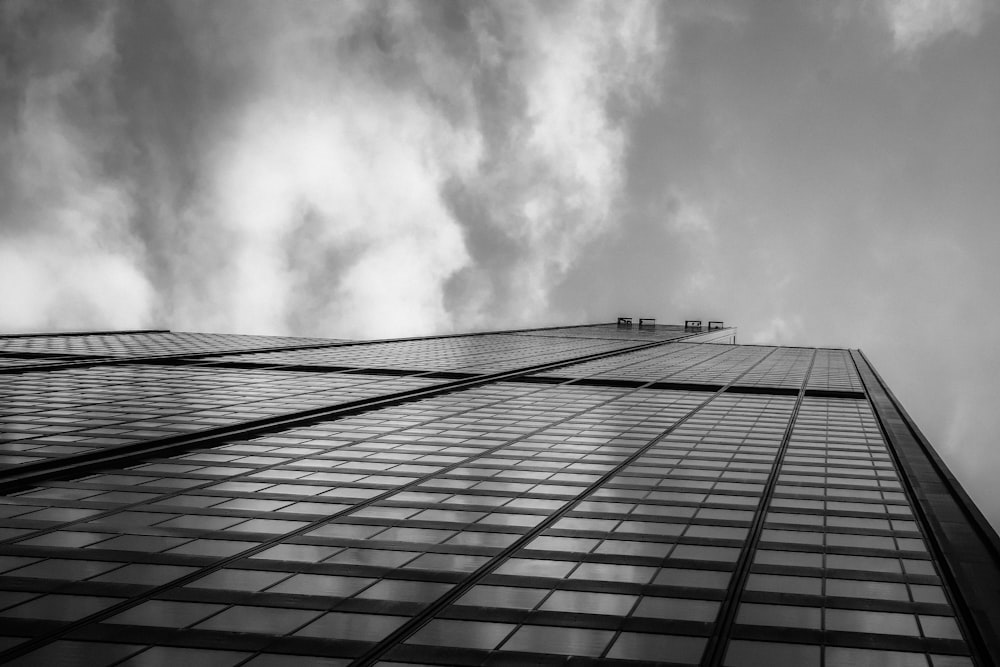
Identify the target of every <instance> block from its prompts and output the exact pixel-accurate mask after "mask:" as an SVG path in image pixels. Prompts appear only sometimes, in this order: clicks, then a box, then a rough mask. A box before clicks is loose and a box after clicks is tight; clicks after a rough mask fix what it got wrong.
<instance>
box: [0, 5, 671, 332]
mask: <svg viewBox="0 0 1000 667" xmlns="http://www.w3.org/2000/svg"><path fill="white" fill-rule="evenodd" d="M24 14H25V16H26V15H28V14H31V16H30V17H28V18H30V19H31V20H32V21H37V22H42V23H45V24H46V26H47V27H48V28H51V27H52V26H54V25H59V26H69V27H67V28H66V29H65V32H67V33H68V36H69V37H70V39H64V38H59V39H56V38H55V37H53V38H50V39H45V38H37V37H33V36H32V35H36V34H39V33H38V32H37V31H33V30H31V29H30V28H31V26H30V25H28V18H24V17H21V19H19V20H18V21H15V22H14V28H13V33H14V34H15V35H16V36H17V37H18V39H19V41H18V42H17V43H16V44H14V46H12V47H8V49H9V50H10V52H11V54H12V58H11V59H12V60H17V61H18V62H25V63H28V64H27V65H26V66H25V67H24V71H23V72H22V73H21V77H20V79H18V81H17V82H16V85H15V88H16V91H15V93H16V94H17V95H18V96H19V99H20V100H21V104H20V106H19V108H18V109H17V111H16V114H17V117H18V118H19V119H20V120H19V122H18V123H15V124H13V128H14V129H13V130H11V131H10V132H9V134H8V135H6V137H5V143H6V144H9V145H13V146H14V148H15V149H16V151H15V152H14V153H11V152H9V151H8V152H7V154H8V155H17V156H20V157H21V158H22V159H21V160H19V162H18V163H15V162H13V161H7V163H6V164H5V165H4V169H5V171H4V174H5V175H6V176H8V182H10V183H11V184H12V187H13V188H14V189H15V190H16V191H17V192H18V195H19V196H18V203H17V205H16V206H15V207H13V208H10V207H8V209H6V210H4V212H3V213H4V214H3V229H4V231H3V232H2V233H3V235H4V238H5V244H4V248H5V252H6V253H8V254H11V253H13V254H14V256H15V259H16V260H17V261H11V260H8V261H7V262H4V266H5V269H4V270H5V271H6V272H7V274H8V277H10V278H12V279H16V280H17V281H19V282H20V283H22V284H24V283H31V285H30V286H29V287H26V288H25V289H30V290H31V291H33V292H35V293H37V294H42V295H48V296H43V297H42V298H36V299H34V302H33V303H32V304H30V307H29V306H28V305H25V303H24V299H20V298H19V297H18V296H17V295H16V294H12V293H10V290H8V291H7V292H6V293H4V292H0V299H2V300H0V312H5V314H4V315H2V316H0V317H2V318H3V321H2V322H0V324H2V326H3V327H4V328H10V327H12V326H18V327H31V326H37V327H42V325H43V324H44V323H45V322H47V321H55V320H54V318H56V314H55V313H54V312H53V311H54V310H61V314H62V316H63V317H65V315H66V313H67V312H69V311H67V310H66V309H65V304H66V303H68V302H73V303H76V302H86V303H90V304H93V307H92V308H90V309H82V310H87V312H88V313H89V314H88V315H87V317H86V318H84V319H85V320H86V323H87V324H93V325H95V326H96V325H97V324H98V323H99V322H102V321H107V322H109V323H110V322H111V321H114V322H117V323H120V322H125V321H128V322H134V323H135V324H137V325H138V324H139V323H149V324H152V323H153V320H156V322H155V323H156V324H160V325H166V326H170V327H172V328H182V329H184V328H186V329H196V330H223V331H241V332H256V333H292V334H300V335H331V336H334V335H336V336H358V337H362V336H372V335H398V334H402V333H404V332H407V333H411V334H413V333H421V332H431V331H447V330H451V329H455V328H459V329H467V328H470V327H472V326H484V327H485V326H492V325H498V324H500V323H503V324H505V325H511V324H514V323H516V322H528V321H531V320H532V318H537V317H539V316H540V314H541V313H543V312H544V310H545V308H546V305H547V300H548V294H549V290H550V288H551V286H552V285H553V284H554V283H555V282H558V280H559V279H560V277H561V276H563V275H565V272H566V271H567V269H568V267H570V266H571V265H572V264H573V263H574V261H576V259H577V257H578V255H579V252H580V249H581V248H582V247H583V246H584V245H586V244H587V243H589V242H591V241H593V240H594V239H596V238H599V237H600V236H601V235H602V234H604V233H607V231H608V230H610V229H612V228H613V227H614V226H615V224H616V221H617V218H618V215H617V212H618V211H619V210H620V209H621V207H622V206H623V203H622V201H621V191H622V187H623V171H624V158H625V156H626V151H627V148H628V146H627V136H628V131H627V128H628V122H629V119H630V117H631V115H632V114H633V113H634V111H635V109H636V107H637V104H638V102H639V101H640V100H642V99H645V98H647V97H648V96H650V95H652V91H653V89H654V87H655V85H654V84H655V77H656V75H657V73H658V72H659V68H660V61H661V59H662V55H663V50H664V47H663V39H662V38H661V34H660V32H659V31H658V28H657V24H658V21H657V17H656V9H655V7H654V6H653V5H650V4H640V3H629V4H621V5H619V4H617V3H607V4H596V3H564V2H560V3H546V4H545V5H538V4H532V3H515V2H500V3H495V4H482V5H459V4H449V3H420V4H417V3H413V4H409V3H407V4H402V3H337V4H328V3H296V4H293V5H285V4H275V3H257V2H249V3H244V2H240V3H236V2H225V1H223V2H211V3H204V4H189V3H182V4H176V5H168V6H159V7H145V8H141V7H138V6H128V5H123V6H120V7H119V8H118V11H110V10H102V11H101V12H91V13H82V14H81V13H79V12H72V11H69V10H68V9H64V8H60V7H53V6H45V7H44V8H41V9H37V10H34V11H27V10H25V11H24ZM63 37H65V36H63ZM39 62H42V63H47V67H48V69H43V70H41V71H40V70H39V68H38V67H37V66H36V64H35V63H39ZM53 63H54V64H53ZM39 91H42V92H41V93H40V92H39ZM46 91H47V92H46ZM81 98H82V99H85V100H86V101H87V104H82V105H81V104H80V103H79V100H80V99H81ZM39 100H41V101H39ZM25 158H27V159H25ZM53 174H55V175H56V178H55V179H51V178H50V176H51V175H53ZM52 180H55V181H56V182H58V186H55V190H57V192H56V193H55V196H54V194H53V192H52V188H51V187H50V189H49V190H47V191H44V192H42V191H40V188H42V187H43V184H46V183H49V182H50V181H52ZM45 187H49V186H45ZM39 220H44V221H45V224H38V223H36V222H35V221H39ZM12 239H13V240H12ZM74 262H76V263H79V264H81V267H78V268H76V269H72V270H67V271H64V272H63V273H62V274H61V275H62V276H63V277H64V279H63V278H60V279H59V280H58V281H54V282H52V281H50V282H48V283H45V284H44V286H43V285H41V284H40V281H42V278H43V277H44V276H45V275H47V274H48V273H49V272H50V270H51V266H52V265H62V266H66V267H67V268H71V267H73V266H74ZM84 265H85V267H86V269H84V268H82V267H83V266H84ZM14 272H17V275H13V273H14ZM7 282H8V283H9V282H10V281H7ZM109 290H110V291H109ZM111 296H113V297H114V303H103V302H104V301H108V300H109V299H108V297H111ZM12 305H18V307H19V308H20V310H18V311H17V312H18V313H19V314H18V315H16V316H12V315H11V314H10V313H11V311H10V310H9V307H10V306H12ZM3 306H7V307H3ZM74 321H75V322H77V326H83V324H84V322H83V321H80V316H77V317H75V320H74Z"/></svg>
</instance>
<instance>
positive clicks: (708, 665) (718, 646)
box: [700, 348, 816, 667]
mask: <svg viewBox="0 0 1000 667" xmlns="http://www.w3.org/2000/svg"><path fill="white" fill-rule="evenodd" d="M778 349H782V348H775V350H778ZM815 361H816V350H813V353H812V357H810V359H809V368H807V369H806V373H805V376H804V377H803V378H802V383H801V385H800V386H799V392H798V395H797V396H796V399H795V405H794V406H793V407H792V412H791V414H790V415H789V417H788V426H786V427H785V433H784V435H783V436H782V438H781V444H780V445H779V447H778V452H777V454H776V455H775V458H774V463H773V466H772V468H771V473H770V475H769V476H768V478H767V483H766V484H765V485H764V492H763V493H762V494H761V498H760V502H758V503H757V511H756V512H755V513H754V520H753V523H752V524H751V525H750V531H749V533H748V534H747V539H746V542H745V543H744V545H743V551H742V552H741V553H740V557H739V559H738V560H737V561H736V569H735V571H734V575H733V579H732V580H731V581H730V583H729V588H728V589H727V591H726V597H725V599H724V601H723V603H722V605H721V606H720V608H719V615H718V616H717V617H716V621H715V632H713V633H712V635H711V637H709V640H708V645H707V646H706V648H705V653H704V654H703V655H702V659H701V663H700V664H701V665H702V667H719V666H720V665H721V664H722V660H723V659H724V658H725V653H726V647H727V646H728V644H729V638H730V636H731V635H732V632H733V623H734V622H735V619H736V611H737V608H738V607H739V601H740V598H741V597H742V595H743V589H744V587H745V586H746V581H747V578H748V577H749V575H750V566H751V563H752V561H753V555H754V554H755V553H756V552H757V545H758V544H759V543H760V537H761V534H762V532H763V530H764V515H765V513H766V511H767V508H768V506H770V504H771V498H772V497H773V496H774V487H775V486H776V485H777V483H778V475H779V473H780V472H781V464H782V461H784V458H785V453H786V452H787V451H788V443H789V441H790V440H791V437H792V431H793V430H794V429H795V422H796V420H797V419H798V416H799V409H800V408H801V407H802V401H803V399H804V398H805V395H806V387H807V386H808V384H809V376H810V374H812V367H813V363H814V362H815Z"/></svg>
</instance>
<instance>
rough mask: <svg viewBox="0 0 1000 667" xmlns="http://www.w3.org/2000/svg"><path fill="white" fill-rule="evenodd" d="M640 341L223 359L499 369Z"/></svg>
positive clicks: (467, 341) (470, 343) (356, 349)
mask: <svg viewBox="0 0 1000 667" xmlns="http://www.w3.org/2000/svg"><path fill="white" fill-rule="evenodd" d="M637 344H639V343H636V342H635V341H614V340H593V339H586V338H579V339H577V338H557V337H549V336H520V335H516V334H490V335H478V336H467V337H462V338H429V339H419V340H405V341H395V342H387V343H372V344H369V345H349V346H345V347H332V348H322V349H314V350H295V351H290V352H266V353H260V354H248V355H235V356H226V357H222V358H220V360H225V361H233V360H237V361H250V362H253V363H261V364H289V365H291V364H295V365H310V366H333V367H343V366H349V367H355V368H402V369H412V368H419V369H423V370H440V371H463V372H466V373H495V372H499V371H505V370H512V369H516V368H521V367H527V366H534V365H537V364H543V363H547V362H553V361H562V360H564V359H571V358H573V357H579V356H583V355H586V354H593V353H595V352H606V351H609V350H619V349H627V348H628V347H632V346H635V345H637Z"/></svg>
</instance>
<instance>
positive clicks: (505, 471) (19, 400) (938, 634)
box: [0, 325, 974, 667]
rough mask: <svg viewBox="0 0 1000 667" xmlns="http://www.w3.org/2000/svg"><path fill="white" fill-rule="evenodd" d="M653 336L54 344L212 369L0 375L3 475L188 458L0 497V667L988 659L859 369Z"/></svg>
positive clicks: (133, 365) (151, 339) (716, 666)
mask: <svg viewBox="0 0 1000 667" xmlns="http://www.w3.org/2000/svg"><path fill="white" fill-rule="evenodd" d="M637 331H638V328H637V327H633V328H632V329H625V328H622V329H619V328H617V327H616V326H615V325H595V326H590V327H579V328H566V329H557V330H536V331H528V332H519V333H508V334H485V335H472V336H467V337H449V338H438V339H418V340H405V341H393V342H385V343H371V344H358V345H345V346H335V345H331V346H329V347H317V348H312V349H303V350H289V351H280V350H279V351H268V352H255V353H252V354H240V353H239V350H241V349H259V348H267V347H271V348H274V347H278V346H280V345H282V344H284V345H288V346H295V345H302V344H310V343H315V342H317V341H308V340H303V339H273V338H269V339H267V341H262V340H260V339H261V338H262V337H250V336H248V337H240V336H236V337H214V336H204V337H200V335H197V334H177V335H176V336H177V338H176V340H171V339H170V336H172V335H173V334H123V335H120V336H116V335H102V336H73V337H66V338H65V339H63V338H58V337H57V338H51V339H50V338H43V337H38V338H37V341H56V342H50V343H46V344H49V345H50V347H49V348H47V349H48V353H50V354H52V355H53V357H52V358H53V359H59V357H58V356H55V355H59V354H63V353H73V354H80V355H81V357H80V358H83V356H82V355H94V354H106V355H114V356H116V357H120V356H121V355H136V356H137V357H141V356H143V355H149V354H187V353H190V354H195V353H198V354H206V353H208V354H213V353H214V352H216V351H217V352H218V353H219V354H220V355H221V356H218V357H217V358H216V359H214V360H212V359H209V360H202V362H199V363H194V362H191V361H190V360H188V361H184V360H181V361H173V362H171V365H151V364H148V363H146V364H144V363H141V362H140V361H139V359H138V358H137V359H136V360H135V361H129V360H127V359H126V360H122V359H120V358H118V359H116V361H117V362H118V363H116V364H101V363H100V362H99V360H97V359H96V358H94V357H90V358H91V360H92V361H96V362H97V363H95V365H92V366H89V367H87V368H75V369H63V370H56V369H53V370H48V371H39V372H31V371H15V372H14V373H13V374H10V375H5V376H0V380H2V382H3V384H0V463H4V464H6V468H4V467H0V476H2V475H3V474H5V473H11V474H12V473H13V472H16V471H17V470H18V469H19V468H18V464H19V463H29V464H30V463H34V462H37V461H44V460H46V459H59V460H60V461H63V460H66V461H70V462H71V463H72V461H73V459H71V458H70V457H72V456H73V455H74V454H80V453H84V452H94V451H97V450H101V449H102V448H103V449H107V450H109V451H110V450H112V449H113V448H115V447H124V446H128V445H135V444H137V443H143V442H147V441H152V440H156V439H158V438H165V437H175V438H179V439H180V441H181V442H182V443H187V444H185V445H184V447H183V448H182V449H178V450H173V451H171V453H165V454H162V455H156V454H152V453H150V450H149V449H148V448H147V449H146V450H144V451H146V452H147V453H146V454H144V455H142V456H137V457H135V458H134V459H132V460H131V461H130V462H128V463H124V464H123V463H118V464H114V465H112V464H104V465H105V466H106V467H104V468H103V469H98V468H93V467H92V468H88V469H86V470H84V469H82V468H81V469H80V472H79V473H78V474H75V475H73V474H66V473H62V474H60V475H59V476H58V478H56V477H55V476H52V477H51V478H45V479H42V480H41V481H39V480H38V479H35V481H33V482H31V485H30V486H28V487H25V486H21V487H18V488H15V490H14V491H11V492H9V493H7V494H6V495H3V496H0V621H2V622H0V662H5V664H6V663H8V662H9V664H14V665H19V664H20V665H39V664H48V663H51V664H64V663H65V664H87V665H94V666H101V665H109V666H110V665H162V664H171V665H172V664H188V663H189V664H192V665H198V664H211V665H250V666H256V667H261V666H266V665H288V664H294V665H307V666H312V665H315V666H319V665H324V666H326V667H329V666H330V665H349V664H357V665H372V664H377V665H380V666H385V667H388V666H390V665H396V666H398V665H410V666H411V667H415V666H417V665H441V666H444V665H451V666H460V665H469V666H472V665H491V666H494V665H495V666H501V665H523V664H540V665H556V664H565V663H566V662H567V661H568V660H575V661H578V662H579V663H580V664H597V663H602V662H605V661H607V662H608V663H609V664H616V665H623V664H628V663H635V664H640V663H641V664H651V663H658V664H670V665H705V666H706V667H755V666H760V665H766V666H768V667H770V666H772V665H796V666H802V667H848V666H856V665H883V664H886V665H903V666H905V667H909V666H911V665H913V666H916V665H919V666H920V667H971V666H972V665H973V664H974V663H973V660H972V658H971V656H970V650H969V645H968V644H967V642H966V639H965V635H964V630H963V628H964V627H965V626H964V625H963V622H962V621H961V619H959V618H958V614H957V613H956V610H957V609H960V608H961V607H960V605H957V604H956V602H955V593H954V591H953V590H950V589H949V588H948V585H947V583H946V581H945V579H944V578H943V577H942V574H941V573H942V569H941V568H940V566H939V564H938V563H937V562H936V561H935V558H934V556H933V555H932V549H930V548H929V544H928V541H927V537H926V535H925V533H924V531H923V528H922V524H921V523H920V521H919V520H918V518H917V512H915V508H914V507H913V505H912V504H911V500H910V497H909V495H908V492H907V491H906V490H905V488H904V485H903V483H902V480H901V479H900V476H899V473H898V471H897V469H896V466H895V463H894V460H893V458H892V454H891V452H890V451H889V449H888V445H887V443H886V441H885V440H884V439H883V436H882V432H881V430H880V428H879V424H878V421H877V419H876V415H875V414H874V412H873V411H872V408H871V407H870V403H869V401H868V399H867V398H856V397H854V398H848V397H845V396H852V395H854V394H861V395H863V392H864V391H865V387H864V385H863V384H862V383H861V381H860V379H859V376H858V373H857V371H856V369H855V367H854V365H853V360H852V358H851V356H850V355H849V354H848V353H847V352H845V351H840V350H812V349H799V348H775V347H764V346H728V345H714V344H705V343H701V344H699V343H692V342H689V341H690V339H688V338H686V339H685V342H671V340H672V339H673V338H676V337H681V336H687V335H688V333H689V332H686V331H685V330H684V329H683V327H662V326H661V327H657V328H656V329H650V330H643V335H640V334H639V333H637ZM0 340H3V339H0ZM9 340H21V341H25V340H27V341H29V343H30V344H35V343H31V342H30V341H34V340H36V339H9ZM59 341H62V342H59ZM278 341H284V342H278ZM649 341H661V343H662V344H660V345H657V346H655V347H650V348H646V349H643V350H638V351H629V348H632V347H635V346H636V345H641V344H642V343H644V342H649ZM39 345H41V344H39ZM102 346H103V347H102ZM213 346H215V347H213ZM0 349H2V346H0ZM42 351H43V350H42V349H41V348H39V349H37V350H28V351H23V350H19V351H17V352H16V353H15V352H10V353H9V355H10V356H9V357H4V359H7V360H16V361H21V360H25V359H22V358H21V357H18V356H16V355H17V354H22V355H27V354H29V353H32V352H34V353H40V352H42ZM230 353H234V354H230ZM594 353H606V354H607V355H608V356H605V357H603V358H599V359H596V360H592V361H587V362H584V363H576V364H572V360H573V359H578V358H581V357H586V356H588V355H591V354H594ZM39 358H41V355H40V354H39ZM26 360H27V361H31V359H26ZM229 361H236V362H238V364H232V365H225V364H222V363H220V362H229ZM557 361H567V362H568V363H567V365H566V366H564V367H562V368H557V369H554V370H553V371H550V372H549V373H547V374H545V375H546V377H545V378H544V381H543V382H536V381H531V380H532V378H524V377H515V378H512V379H511V380H509V381H496V380H495V378H490V377H479V374H487V373H493V372H499V371H520V372H522V374H523V373H526V372H528V371H527V369H530V368H532V367H535V366H537V365H538V364H542V363H546V362H557ZM2 363H3V362H2V361H0V364H2ZM265 366H271V368H265ZM280 366H299V367H301V368H299V369H297V370H293V369H291V368H288V369H285V370H282V369H280ZM276 367H277V368H276ZM305 367H308V368H305ZM365 369H385V370H383V371H379V372H366V371H365ZM442 371H459V372H464V373H466V374H469V376H470V377H468V378H465V377H464V376H463V375H458V374H456V375H453V376H450V377H452V378H456V377H459V378H462V379H461V380H459V381H455V382H454V383H451V380H449V379H448V377H449V376H448V373H443V372H442ZM505 377H506V376H505ZM525 379H528V380H529V381H522V380H525ZM537 379H539V378H534V380H537ZM491 380H492V381H491ZM661 382H662V383H663V384H657V383H661ZM417 388H427V389H428V390H429V391H426V392H420V393H419V396H422V397H419V398H418V393H417V392H414V393H413V394H412V395H411V394H402V393H401V392H406V391H409V390H412V389H417ZM817 392H826V393H819V394H817ZM396 394H399V395H400V396H402V398H400V397H399V396H394V399H393V400H394V403H393V404H391V405H388V406H385V405H383V406H382V407H373V405H372V404H363V405H361V406H359V407H354V408H352V409H353V412H351V413H349V414H347V413H345V414H344V416H341V417H339V418H330V417H329V416H328V415H327V416H325V417H320V416H310V414H312V413H309V412H308V411H309V410H310V409H313V408H321V409H326V408H331V407H335V406H338V405H343V404H346V403H349V402H351V401H357V400H359V399H361V400H365V399H370V398H374V397H382V396H387V395H396ZM324 414H326V413H324ZM276 415H291V418H290V419H289V420H286V421H285V422H284V423H283V424H282V425H281V426H277V425H272V426H268V430H266V431H256V432H255V434H254V435H242V436H234V435H232V434H233V433H234V432H235V431H234V430H229V431H224V432H217V433H216V435H215V436H214V439H212V440H210V441H207V442H206V441H196V440H195V439H194V438H193V437H192V438H191V439H190V440H184V437H185V434H192V435H194V434H198V433H203V432H205V431H206V430H208V429H211V428H213V427H219V426H232V425H238V424H244V423H247V422H251V421H254V420H260V419H261V418H262V417H268V416H276ZM283 418H284V417H283ZM223 433H228V434H230V435H228V436H226V435H223ZM60 457H63V458H62V459H60ZM26 467H30V466H26ZM24 469H25V468H24V467H22V468H20V470H24ZM75 469H76V468H74V470H75Z"/></svg>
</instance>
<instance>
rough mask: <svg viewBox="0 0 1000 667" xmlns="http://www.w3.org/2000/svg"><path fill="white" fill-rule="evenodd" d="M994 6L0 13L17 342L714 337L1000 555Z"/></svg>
mask: <svg viewBox="0 0 1000 667" xmlns="http://www.w3.org/2000/svg"><path fill="white" fill-rule="evenodd" d="M998 250H1000V7H998V6H997V4H996V3H995V2H992V1H990V0H866V1H862V0H857V1H855V0H843V1H835V0H816V1H815V2H804V1H802V0H790V1H788V2H781V1H779V0H761V1H760V2H750V1H746V0H738V1H734V2H711V1H704V0H700V1H698V2H695V1H693V0H692V1H690V2H661V3H652V4H646V3H640V2H627V1H615V2H608V3H598V2H584V3H565V2H550V1H547V2H544V3H542V2H539V3H534V4H529V3H519V2H513V1H510V0H504V1H502V2H497V3H496V4H486V3H473V2H463V3H459V2H433V1H427V2H420V3H405V2H388V3H382V2H369V1H366V2H356V3H352V2H332V1H329V2H321V3H319V2H318V3H312V2H277V1H274V2H246V1H240V2H236V1H227V0H213V1H212V2H202V3H199V2H194V1H183V2H181V1H177V2H121V3H118V4H115V3H99V2H68V1H67V2H61V3H57V2H42V1H36V0H26V1H24V2H18V1H16V0H15V1H11V0H5V1H4V2H2V3H0V330H3V331H37V330H55V329H94V328H96V329H108V328H141V327H164V328H170V329H174V330H192V331H217V332H241V333H262V334H291V335H303V336H329V337H352V338H363V337H384V336H396V335H418V334H427V333H433V332H452V331H462V330H469V329H488V328H498V327H499V328H509V327H516V326H530V325H543V324H558V323H579V322H587V321H608V320H611V319H613V318H614V317H615V316H617V315H618V314H628V315H636V316H639V315H642V316H655V317H657V318H658V319H659V321H660V322H679V321H681V320H684V319H688V318H696V319H697V318H701V319H722V320H725V321H726V322H727V323H729V324H736V325H738V326H739V327H740V330H739V340H740V342H773V343H783V344H802V345H832V346H849V347H860V348H862V349H863V350H864V351H865V352H866V353H867V354H868V355H869V357H870V358H871V359H872V360H873V362H874V363H875V364H876V367H877V368H878V369H879V370H880V371H881V372H882V374H883V375H884V376H885V377H886V379H887V380H888V382H889V383H890V385H891V386H892V387H893V388H894V390H895V391H896V393H897V394H898V395H899V396H900V397H901V398H902V400H903V402H904V404H905V405H906V406H907V407H908V409H909V410H910V412H911V413H912V414H913V415H914V416H915V418H916V419H917V421H918V423H919V424H920V425H921V426H922V428H923V429H924V431H925V432H926V433H927V434H928V436H929V437H930V438H931V440H932V441H933V442H935V443H936V444H937V445H938V447H939V449H940V450H942V452H943V454H944V456H945V458H946V460H947V461H948V462H949V463H950V465H951V466H952V467H953V469H954V470H955V471H956V473H957V474H958V476H959V477H960V479H962V480H963V481H964V483H965V484H966V486H967V487H968V488H969V489H970V491H971V493H972V495H973V497H974V498H975V499H976V500H977V501H978V502H979V503H980V504H981V506H982V507H983V508H984V510H985V511H986V513H987V515H988V516H989V517H990V518H991V520H992V521H993V522H994V524H996V525H1000V491H996V490H995V487H996V485H995V479H994V478H995V476H996V472H997V471H998V470H1000V446H997V439H996V434H997V433H1000V410H998V409H997V408H996V406H995V396H996V394H997V390H998V385H1000V380H998V377H1000V347H998V345H997V342H998V333H997V332H998V331H1000V311H998V308H997V302H998V295H1000V270H998V269H997V267H996V263H997V255H998Z"/></svg>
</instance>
